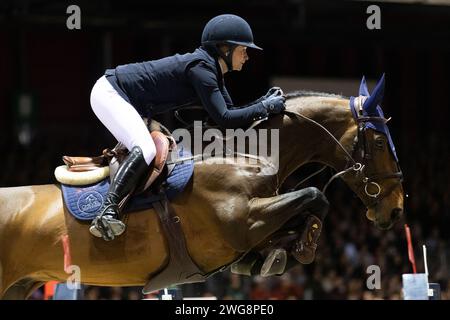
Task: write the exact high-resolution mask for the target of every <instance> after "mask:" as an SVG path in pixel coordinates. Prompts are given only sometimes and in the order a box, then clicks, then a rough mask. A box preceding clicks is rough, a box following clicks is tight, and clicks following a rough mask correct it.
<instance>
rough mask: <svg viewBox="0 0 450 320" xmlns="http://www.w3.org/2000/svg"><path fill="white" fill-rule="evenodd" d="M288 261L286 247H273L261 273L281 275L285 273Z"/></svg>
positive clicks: (266, 275)
mask: <svg viewBox="0 0 450 320" xmlns="http://www.w3.org/2000/svg"><path fill="white" fill-rule="evenodd" d="M286 263H287V253H286V250H284V249H281V248H280V249H273V250H272V251H270V253H269V255H268V256H267V258H266V260H265V261H264V264H263V265H262V267H261V272H260V275H261V276H262V277H269V276H273V275H280V274H283V273H284V270H285V269H286Z"/></svg>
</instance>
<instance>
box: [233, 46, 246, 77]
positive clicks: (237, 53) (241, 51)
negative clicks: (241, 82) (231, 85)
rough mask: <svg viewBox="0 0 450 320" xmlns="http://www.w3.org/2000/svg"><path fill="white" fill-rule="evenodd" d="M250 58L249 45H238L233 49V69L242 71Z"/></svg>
mask: <svg viewBox="0 0 450 320" xmlns="http://www.w3.org/2000/svg"><path fill="white" fill-rule="evenodd" d="M248 59H249V58H248V55H247V47H244V46H237V47H236V49H234V51H233V70H236V71H241V70H242V66H243V65H244V63H245V62H247V60H248Z"/></svg>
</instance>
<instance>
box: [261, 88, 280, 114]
mask: <svg viewBox="0 0 450 320" xmlns="http://www.w3.org/2000/svg"><path fill="white" fill-rule="evenodd" d="M285 101H286V98H285V97H284V96H283V95H281V94H277V93H275V94H272V95H271V96H269V97H268V98H266V99H264V100H263V101H262V104H263V106H264V108H265V109H266V111H267V113H280V112H282V111H284V110H285V109H286V105H285V104H284V102H285Z"/></svg>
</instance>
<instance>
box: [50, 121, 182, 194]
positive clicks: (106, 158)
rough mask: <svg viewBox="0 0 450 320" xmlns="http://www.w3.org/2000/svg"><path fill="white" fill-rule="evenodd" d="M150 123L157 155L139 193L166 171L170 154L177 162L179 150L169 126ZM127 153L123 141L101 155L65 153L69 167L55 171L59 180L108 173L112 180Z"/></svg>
mask: <svg viewBox="0 0 450 320" xmlns="http://www.w3.org/2000/svg"><path fill="white" fill-rule="evenodd" d="M147 126H148V127H149V131H150V135H151V137H152V139H153V142H154V143H155V147H156V156H155V158H154V159H153V161H152V163H151V164H150V166H149V172H148V174H147V175H146V177H143V178H142V182H141V183H140V184H139V185H138V186H136V189H135V190H134V192H133V193H134V194H139V193H142V192H144V191H145V190H147V189H148V187H149V186H150V185H152V184H153V183H154V182H155V181H156V180H157V178H158V177H159V176H160V175H161V173H162V172H163V171H164V167H165V165H166V162H167V160H168V158H170V159H171V160H172V161H171V162H173V160H175V159H174V158H175V157H176V154H177V152H176V149H177V145H176V142H175V140H174V139H173V137H172V135H171V134H170V132H169V130H167V129H166V128H165V127H163V126H162V125H161V124H159V123H158V122H157V121H155V120H152V121H151V124H150V126H149V125H147ZM163 131H164V132H163ZM127 154H128V150H127V149H126V148H125V146H124V145H123V144H122V143H120V142H119V143H118V144H117V145H116V146H115V147H114V148H113V149H104V150H103V152H102V155H100V156H97V157H73V156H63V161H64V163H65V165H66V167H65V168H59V171H58V174H56V172H55V175H57V179H58V181H60V182H62V183H67V184H72V185H78V184H90V183H95V182H98V181H100V180H101V179H104V178H105V177H107V176H108V175H109V176H110V178H111V180H112V178H113V177H114V175H115V173H116V172H117V170H118V168H119V166H120V164H121V163H122V161H123V160H124V159H125V157H126V156H127ZM63 167H64V166H63ZM64 169H65V171H66V172H65V173H64V171H63V170H64ZM171 169H173V165H169V166H168V170H167V171H166V172H165V175H168V174H170V171H171ZM81 172H85V173H87V174H84V175H80V174H73V175H72V176H75V177H77V179H69V177H71V173H81ZM144 178H145V179H144ZM61 180H62V181H61ZM67 180H69V181H67ZM163 180H164V179H160V180H159V181H163Z"/></svg>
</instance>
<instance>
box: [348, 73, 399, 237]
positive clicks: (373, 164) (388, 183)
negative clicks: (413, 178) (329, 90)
mask: <svg viewBox="0 0 450 320" xmlns="http://www.w3.org/2000/svg"><path fill="white" fill-rule="evenodd" d="M383 93H384V75H383V77H382V78H381V79H380V81H378V83H377V85H376V87H375V89H374V90H373V92H372V94H371V95H370V94H369V91H368V89H367V85H366V81H365V79H364V78H363V79H362V81H361V86H360V90H359V97H357V98H353V97H352V98H351V100H350V106H351V109H352V112H353V116H354V118H355V120H356V122H357V125H358V133H357V137H356V139H355V144H354V158H355V160H356V162H358V163H360V164H361V165H362V168H361V170H360V171H359V172H357V173H356V174H346V175H345V177H344V180H346V182H347V184H348V185H349V186H350V187H351V188H352V189H353V190H354V191H355V192H356V193H357V194H358V196H359V198H360V199H361V200H362V201H363V203H364V204H365V205H366V207H367V209H368V210H367V214H366V216H367V218H368V219H369V220H371V221H373V222H374V223H375V225H376V226H377V227H379V228H381V229H388V228H390V227H392V225H393V223H394V222H396V221H397V220H398V219H399V218H400V217H401V215H402V212H403V199H404V194H403V187H402V183H401V182H402V173H401V170H400V167H399V164H398V158H397V154H396V152H395V147H394V144H393V142H392V138H391V135H390V133H389V129H388V127H387V125H386V123H387V121H388V119H385V117H384V114H383V111H382V109H381V107H380V103H381V100H382V99H383Z"/></svg>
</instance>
